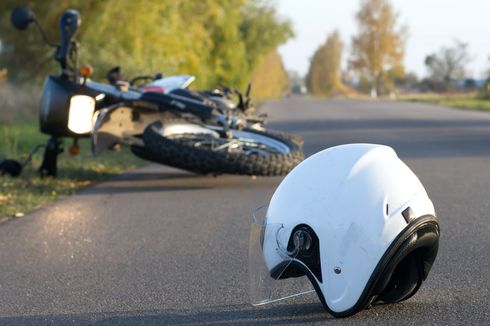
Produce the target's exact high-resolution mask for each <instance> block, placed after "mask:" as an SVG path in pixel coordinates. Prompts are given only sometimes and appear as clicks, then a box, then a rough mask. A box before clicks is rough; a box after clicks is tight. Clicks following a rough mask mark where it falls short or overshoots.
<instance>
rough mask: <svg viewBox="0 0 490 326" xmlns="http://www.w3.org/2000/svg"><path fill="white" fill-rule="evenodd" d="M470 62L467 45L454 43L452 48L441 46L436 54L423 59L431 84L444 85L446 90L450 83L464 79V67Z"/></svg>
mask: <svg viewBox="0 0 490 326" xmlns="http://www.w3.org/2000/svg"><path fill="white" fill-rule="evenodd" d="M470 61H471V58H470V55H469V53H468V44H467V43H463V42H459V41H455V44H454V46H452V47H446V46H443V47H442V48H441V49H440V50H439V52H438V53H433V54H430V55H428V56H427V57H426V58H425V66H426V67H427V70H428V72H429V78H430V79H431V80H432V81H433V82H439V83H442V84H444V85H445V86H446V88H447V87H448V86H449V84H450V82H451V81H453V80H456V79H462V78H464V77H465V74H466V65H467V64H468V63H469V62H470Z"/></svg>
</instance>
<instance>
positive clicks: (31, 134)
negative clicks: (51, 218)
mask: <svg viewBox="0 0 490 326" xmlns="http://www.w3.org/2000/svg"><path fill="white" fill-rule="evenodd" d="M47 139H48V136H46V135H43V134H41V133H40V132H39V131H38V126H37V123H35V122H24V123H14V124H0V161H1V160H2V159H3V158H5V157H8V158H14V159H17V160H24V159H25V158H26V157H27V155H28V153H29V152H30V151H31V150H32V148H34V147H35V146H36V145H37V144H41V143H45V142H46V141H47ZM70 145H71V140H69V139H65V142H64V146H65V153H63V154H61V155H60V156H59V157H58V177H57V178H43V179H41V178H40V177H39V175H38V174H37V168H38V167H39V165H40V164H41V160H42V154H43V153H42V150H40V151H39V152H38V153H37V154H36V155H35V156H34V157H33V161H32V163H30V164H28V166H26V167H25V168H24V171H23V173H22V174H21V176H20V177H18V178H10V177H8V176H3V177H1V176H0V220H3V219H6V218H8V217H13V216H16V217H20V216H23V215H24V214H25V213H27V212H29V211H32V210H34V209H37V208H39V207H41V206H43V205H45V204H47V203H50V202H52V201H54V200H56V199H59V198H62V197H65V196H67V195H71V194H73V193H74V192H76V191H77V190H78V189H80V188H83V187H86V186H87V185H90V184H92V183H94V182H96V181H101V180H106V179H107V178H109V177H111V176H114V175H117V174H120V173H122V172H124V171H128V170H131V169H134V168H135V167H137V166H140V165H142V164H144V161H142V160H140V159H138V158H137V157H135V156H134V155H133V154H132V153H131V152H130V151H129V149H126V148H122V149H121V151H120V152H113V151H107V152H105V153H103V154H102V155H100V156H98V157H95V158H94V157H93V156H92V154H91V152H90V141H89V140H88V139H83V140H81V141H80V147H81V153H80V155H77V156H71V155H70V154H68V153H67V149H68V147H69V146H70Z"/></svg>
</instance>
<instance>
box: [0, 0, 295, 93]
mask: <svg viewBox="0 0 490 326" xmlns="http://www.w3.org/2000/svg"><path fill="white" fill-rule="evenodd" d="M21 3H22V4H23V5H26V6H28V7H30V8H32V9H33V10H34V12H35V14H36V16H37V18H38V20H39V21H40V22H41V24H42V25H44V26H45V27H46V30H47V34H48V35H49V37H50V38H51V39H52V40H53V41H54V42H57V41H58V39H59V32H58V19H59V16H60V15H61V13H62V12H63V11H64V10H65V9H68V8H74V9H77V10H79V11H80V13H81V16H82V26H81V28H80V29H79V30H78V31H77V33H76V35H75V38H76V40H77V41H79V42H80V45H81V46H80V51H79V55H80V58H79V59H80V60H79V61H80V63H82V64H85V63H90V64H91V65H92V66H94V68H95V74H96V75H95V76H94V78H96V79H99V80H100V79H102V78H104V76H105V73H106V71H107V70H108V69H110V68H112V67H114V66H116V65H119V66H121V67H122V69H123V72H124V74H125V75H126V76H135V75H141V74H145V75H147V74H152V73H155V72H162V73H164V74H166V75H171V74H193V75H196V76H197V82H196V86H197V87H201V88H204V87H215V86H216V84H218V83H225V84H229V85H230V86H234V87H240V88H244V87H245V86H246V84H247V83H248V82H249V80H250V78H251V76H252V73H253V72H254V70H255V69H256V68H257V65H259V64H260V62H262V60H263V58H264V57H265V56H266V55H268V54H269V53H270V52H271V51H273V50H274V49H275V48H277V47H278V46H279V45H280V44H282V43H284V42H285V41H286V40H287V39H289V38H290V37H291V36H292V29H291V24H290V23H289V21H287V20H283V19H281V18H280V17H279V16H278V14H277V12H276V9H275V8H274V7H273V6H272V4H271V2H270V1H268V0H233V1H231V0H202V1H172V0H148V1H144V2H143V1H138V0H105V1H98V0H56V1H36V0H23V1H21ZM18 5H19V1H18V0H2V1H0V40H1V41H2V50H1V52H0V62H1V64H0V65H1V66H2V67H6V68H7V69H8V72H9V74H8V76H9V79H10V80H11V81H26V80H27V81H30V80H33V79H37V80H38V81H39V80H42V78H43V77H44V76H45V75H46V74H47V73H49V72H52V73H56V72H57V70H58V67H57V66H56V63H54V62H53V60H52V59H51V58H52V55H53V50H52V49H50V48H49V47H47V46H46V45H45V44H44V43H43V42H42V40H41V37H40V35H39V33H37V31H35V29H34V28H29V30H27V31H22V32H19V31H16V30H14V29H13V28H12V27H11V26H10V17H8V16H9V15H10V11H11V10H12V9H13V8H14V7H16V6H18Z"/></svg>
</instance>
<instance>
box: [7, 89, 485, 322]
mask: <svg viewBox="0 0 490 326" xmlns="http://www.w3.org/2000/svg"><path fill="white" fill-rule="evenodd" d="M265 111H266V112H268V113H269V115H270V117H271V122H270V126H271V127H273V128H276V129H281V130H286V131H292V132H296V133H299V134H301V135H302V136H303V137H304V139H305V151H306V154H307V155H311V154H313V153H315V152H316V151H319V150H321V149H324V148H326V147H329V146H333V145H338V144H344V143H350V142H372V143H380V144H387V145H390V146H393V147H394V148H395V150H396V151H397V152H398V153H399V156H400V157H401V158H402V159H404V160H405V161H406V163H407V164H408V165H409V166H410V167H411V168H412V169H413V170H414V171H415V172H416V174H417V175H418V176H419V178H420V179H421V180H422V182H423V184H424V185H425V186H426V188H427V191H428V193H429V195H430V196H431V198H432V199H433V202H434V204H435V207H436V210H437V212H438V215H439V217H440V221H441V229H442V235H441V243H440V251H439V255H438V257H437V260H436V263H435V266H434V267H433V269H432V271H431V274H430V275H429V279H428V281H427V282H426V283H425V284H424V286H423V287H422V288H421V290H420V291H419V292H418V293H417V294H416V295H415V296H414V297H413V298H411V299H410V300H408V301H406V302H404V303H402V304H396V305H385V306H377V307H375V308H373V309H370V310H366V311H363V312H361V313H358V314H357V315H355V316H354V317H351V318H348V319H344V320H340V322H342V323H344V324H379V323H389V324H395V323H396V324H421V323H428V324H487V325H488V324H490V312H489V311H490V308H489V304H490V226H489V225H490V216H489V215H490V214H489V212H490V200H489V199H490V114H488V113H481V112H469V111H459V110H454V109H447V108H441V107H435V106H429V105H423V104H408V103H397V102H389V101H387V102H383V101H354V100H330V101H327V100H311V99H302V98H291V99H288V100H281V101H276V102H271V103H268V104H267V105H266V108H265ZM280 181H281V178H257V179H256V180H253V179H252V178H249V177H236V176H222V177H219V178H213V177H203V176H196V175H192V174H188V173H186V172H183V171H179V170H176V169H171V168H167V167H162V166H158V165H149V166H147V167H144V168H141V169H139V170H136V171H134V172H132V173H129V174H126V175H123V176H120V177H117V178H115V179H114V180H112V181H109V182H105V183H101V184H98V185H96V186H94V187H91V188H88V189H85V190H83V191H81V192H79V194H77V195H76V196H72V197H70V198H67V199H66V200H62V201H59V202H56V203H54V204H52V205H49V206H47V207H45V208H43V209H41V210H39V211H37V212H35V213H32V214H28V215H27V216H25V217H23V218H21V219H15V220H10V221H8V222H6V223H2V224H0V324H15V325H17V324H46V323H53V324H69V323H75V324H85V323H87V324H88V323H97V324H101V325H106V324H107V325H110V324H131V325H134V324H141V325H148V324H159V325H203V324H204V325H249V324H257V325H265V324H294V325H303V324H305V325H306V324H323V323H324V322H327V321H328V322H339V320H335V319H334V318H333V317H332V316H331V315H329V314H328V313H326V312H325V311H324V310H323V308H322V306H321V304H320V302H319V300H318V299H317V297H316V296H315V295H310V296H306V297H302V298H298V299H296V300H294V299H293V300H287V301H284V302H282V303H278V304H273V305H266V306H263V307H260V308H254V307H252V306H250V305H249V304H248V303H247V300H248V295H247V287H248V276H247V275H248V274H247V247H248V232H249V223H248V218H249V215H250V213H251V212H252V211H253V210H254V209H255V208H256V207H258V206H260V205H263V204H265V203H267V202H268V200H269V198H270V196H271V195H272V193H273V191H274V189H275V187H276V186H277V185H278V183H279V182H280Z"/></svg>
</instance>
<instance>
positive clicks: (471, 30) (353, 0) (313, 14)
mask: <svg viewBox="0 0 490 326" xmlns="http://www.w3.org/2000/svg"><path fill="white" fill-rule="evenodd" d="M276 2H277V7H278V11H279V13H280V14H281V15H282V16H283V17H288V18H289V19H291V21H292V22H293V26H294V30H295V32H296V37H295V38H294V39H292V40H290V41H289V42H288V43H286V44H285V45H283V46H281V47H280V48H279V52H280V54H281V55H282V57H283V60H284V64H285V65H286V68H287V69H288V70H296V71H298V72H299V73H301V74H305V73H306V71H307V70H308V66H309V60H310V57H311V56H312V54H313V52H314V51H315V49H316V48H317V47H318V46H319V45H320V44H321V43H323V42H324V41H325V39H326V37H327V35H328V33H330V32H331V31H333V30H334V29H338V30H339V31H340V32H341V34H342V39H343V40H344V43H345V45H346V47H345V50H344V56H346V55H347V54H348V53H349V47H350V40H351V36H352V35H353V34H355V33H356V31H357V24H356V22H355V20H354V15H355V13H356V12H357V10H358V9H359V4H360V0H336V1H334V0H276ZM392 4H393V6H394V7H395V9H396V10H397V11H398V12H399V13H400V18H399V21H400V23H402V24H405V25H407V26H408V30H409V39H408V43H407V49H406V55H405V67H406V70H407V71H411V72H415V73H416V74H417V75H418V76H419V77H421V76H425V75H426V70H425V67H424V58H425V56H426V55H427V54H429V53H431V52H435V51H437V50H438V49H439V48H440V47H441V46H443V45H452V44H453V42H454V40H455V39H458V40H460V41H463V42H467V43H469V51H470V54H471V56H472V58H473V60H472V62H471V64H470V65H469V71H470V73H471V74H472V75H473V77H475V78H481V77H482V75H483V72H484V71H485V70H486V69H488V68H490V62H489V61H488V58H489V56H490V19H489V16H490V1H489V0H392ZM344 65H345V58H344Z"/></svg>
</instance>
